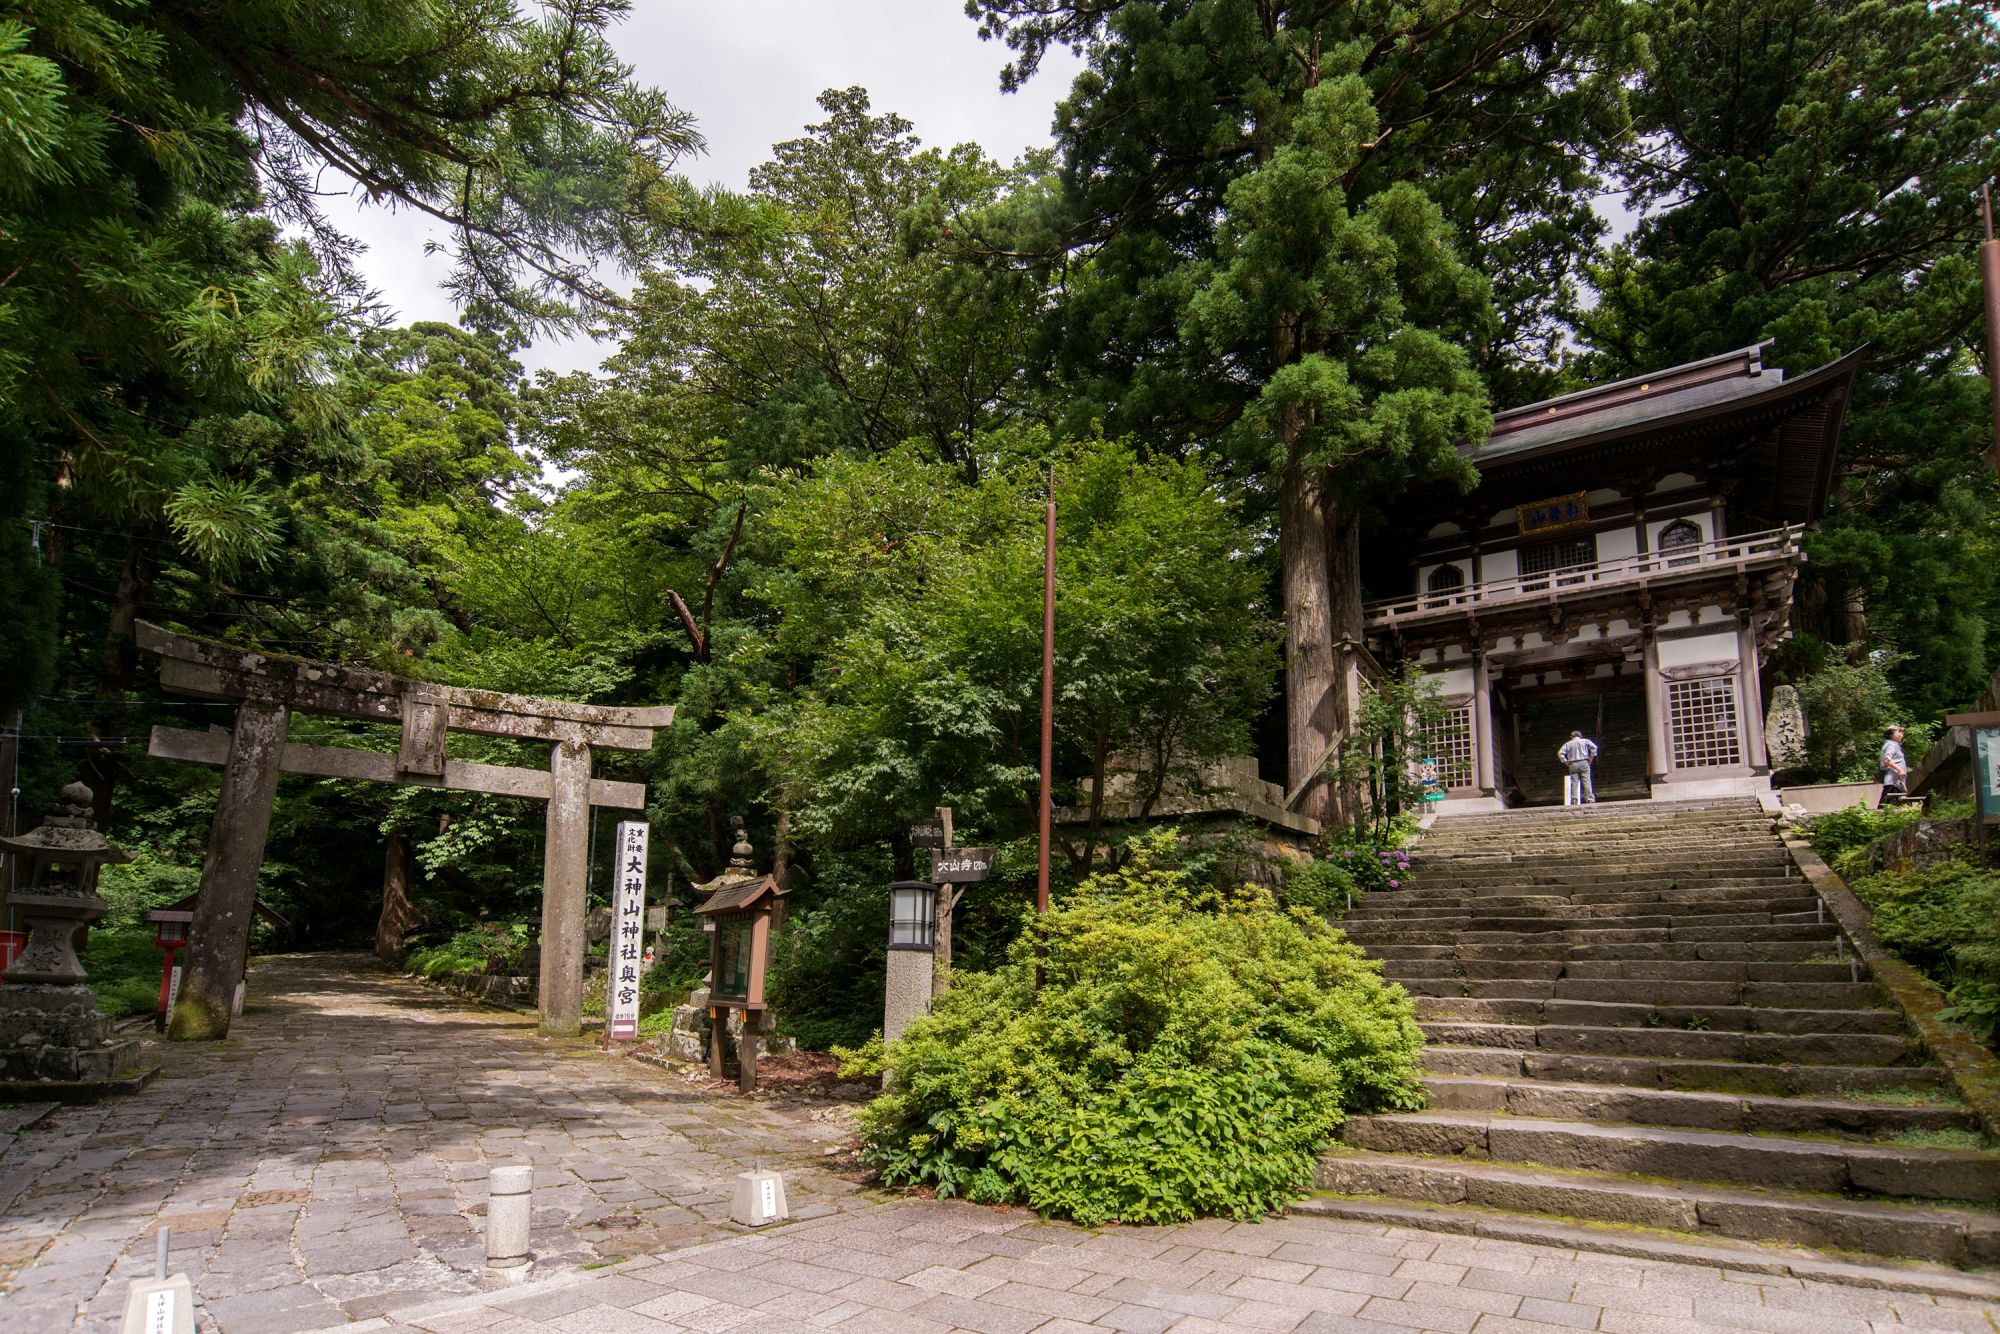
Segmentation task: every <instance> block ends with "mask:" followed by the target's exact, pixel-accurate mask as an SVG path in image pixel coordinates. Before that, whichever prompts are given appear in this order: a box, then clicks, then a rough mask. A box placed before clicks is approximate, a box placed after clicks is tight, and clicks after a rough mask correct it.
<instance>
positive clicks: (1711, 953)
mask: <svg viewBox="0 0 2000 1334" xmlns="http://www.w3.org/2000/svg"><path fill="white" fill-rule="evenodd" d="M1356 943H1357V944H1359V943H1360V942H1356ZM1365 948H1367V950H1368V952H1369V953H1370V954H1374V955H1375V956H1376V957H1377V958H1380V959H1384V960H1413V959H1431V960H1453V961H1456V962H1457V963H1459V964H1460V965H1461V967H1462V968H1463V971H1464V973H1465V976H1467V977H1547V978H1554V977H1558V976H1561V975H1563V972H1564V969H1565V968H1566V967H1567V968H1568V969H1569V970H1570V973H1569V975H1570V976H1572V977H1574V976H1582V975H1583V974H1578V973H1576V972H1575V971H1574V970H1575V967H1576V965H1577V964H1609V965H1612V966H1613V967H1612V976H1625V975H1628V971H1629V970H1627V969H1626V968H1623V967H1619V965H1634V966H1637V965H1646V964H1670V963H1679V964H1699V963H1730V964H1741V965H1754V964H1786V963H1789V964H1805V963H1812V964H1815V965H1816V966H1819V967H1823V968H1828V969H1831V970H1833V971H1831V972H1829V973H1827V974H1825V976H1826V977H1827V978H1828V979H1829V980H1832V979H1834V978H1841V979H1845V980H1847V981H1854V980H1856V977H1855V976H1854V974H1856V973H1857V971H1858V966H1857V965H1850V964H1849V963H1847V962H1845V961H1843V960H1841V959H1838V958H1836V957H1835V956H1836V955H1837V954H1838V949H1837V947H1836V946H1835V945H1834V943H1833V942H1831V941H1811V940H1709V941H1692V940H1681V941H1626V942H1622V943H1619V944H1615V945H1585V944H1571V943H1568V942H1565V941H1556V942H1553V943H1547V944H1541V943H1535V944H1521V943H1518V942H1513V941H1507V942H1493V943H1482V942H1478V941H1473V942H1470V943H1467V944H1456V943H1446V942H1442V941H1440V942H1435V943H1428V944H1426V943H1420V942H1410V941H1398V942H1396V943H1395V944H1393V945H1390V944H1385V945H1379V946H1378V945H1369V946H1365ZM1505 967H1517V968H1519V969H1523V970H1525V971H1512V972H1509V971H1504V968H1505ZM1495 969H1503V971H1494V970H1495ZM1639 975H1640V976H1643V974H1639Z"/></svg>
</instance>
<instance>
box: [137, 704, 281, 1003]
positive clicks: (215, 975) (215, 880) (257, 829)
mask: <svg viewBox="0 0 2000 1334" xmlns="http://www.w3.org/2000/svg"><path fill="white" fill-rule="evenodd" d="M291 718H292V711H291V710H290V709H288V708H286V707H285V706H284V705H283V704H275V703H272V702H271V701H269V700H256V699H249V700H245V701H243V705H242V707H240V708H239V709H237V710H236V729H235V731H234V732H232V733H231V734H230V738H229V760H228V762H227V763H225V764H224V765H223V767H222V793H221V795H220V796H219V797H218V798H217V800H216V803H215V819H214V821H213V822H211V823H210V825H209V830H208V856H207V858H206V859H205V860H204V861H203V862H202V867H201V892H200V895H199V897H197V898H196V899H195V907H194V920H195V921H197V922H199V923H201V924H202V929H201V930H200V931H197V932H193V933H192V934H190V936H189V937H188V944H187V953H186V955H185V956H184V960H185V962H184V963H183V965H182V967H183V968H185V969H186V971H185V972H184V973H183V974H182V975H181V991H180V998H179V999H178V1000H177V1001H176V1002H175V1003H174V1012H173V1015H172V1017H171V1018H170V1019H169V1020H168V1022H167V1036H168V1037H170V1038H219V1037H225V1036H227V1035H228V1033H229V1016H230V1011H231V1008H232V1007H233V1005H234V1003H235V1000H236V984H237V983H238V982H239V981H241V980H242V978H243V960H244V958H245V957H246V956H247V954H248V953H249V949H250V920H251V918H252V917H253V916H255V914H256V910H257V870H258V868H259V867H261V866H262V865H263V864H264V840H265V839H266V838H267V837H269V835H270V832H271V808H272V806H273V805H274V804H275V803H276V801H277V797H278V774H279V773H280V772H281V771H282V768H283V765H284V752H285V730H286V728H287V727H288V726H289V725H290V723H291Z"/></svg>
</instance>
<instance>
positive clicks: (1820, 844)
mask: <svg viewBox="0 0 2000 1334" xmlns="http://www.w3.org/2000/svg"><path fill="white" fill-rule="evenodd" d="M1923 818H1924V808H1923V807H1921V806H1890V807H1887V808H1885V809H1882V810H1873V811H1871V810H1869V809H1868V808H1867V807H1866V806H1864V805H1862V804H1860V803H1859V802H1856V803H1855V804H1854V805H1852V806H1849V807H1848V808H1846V809H1845V810H1839V811H1828V812H1827V813H1826V814H1825V815H1815V816H1813V817H1812V818H1811V819H1809V820H1807V821H1806V822H1805V825H1804V831H1805V835H1806V837H1807V838H1808V839H1809V840H1810V841H1811V842H1812V845H1813V851H1815V852H1817V853H1818V854H1819V855H1820V856H1822V857H1824V858H1826V860H1827V861H1828V862H1831V863H1833V864H1834V866H1835V867H1836V868H1837V869H1843V870H1844V869H1845V868H1846V867H1847V866H1848V864H1849V858H1850V855H1851V854H1853V853H1855V852H1859V851H1860V850H1861V849H1863V848H1866V847H1867V846H1868V845H1869V844H1870V843H1873V842H1874V841H1875V840H1876V839H1878V838H1881V837H1883V836H1884V835H1887V834H1893V833H1895V832H1896V831H1897V830H1898V829H1903V828H1907V827H1908V826H1910V825H1913V824H1915V823H1917V821H1919V820H1921V819H1923Z"/></svg>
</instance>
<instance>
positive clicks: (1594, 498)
mask: <svg viewBox="0 0 2000 1334" xmlns="http://www.w3.org/2000/svg"><path fill="white" fill-rule="evenodd" d="M1584 499H1586V500H1587V501H1589V502H1590V505H1591V507H1592V508H1599V507H1601V506H1605V505H1616V504H1617V503H1618V502H1619V501H1621V500H1623V499H1625V495H1624V493H1623V492H1621V491H1614V490H1612V489H1611V488H1609V487H1603V486H1600V487H1598V488H1597V489H1596V490H1595V491H1592V492H1591V493H1590V494H1589V495H1587V496H1585V497H1584Z"/></svg>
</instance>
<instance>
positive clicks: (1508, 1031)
mask: <svg viewBox="0 0 2000 1334" xmlns="http://www.w3.org/2000/svg"><path fill="white" fill-rule="evenodd" d="M1418 1027H1419V1028H1421V1029H1422V1030H1423V1033H1424V1037H1425V1039H1426V1040H1427V1041H1430V1042H1440V1043H1445V1044H1447V1045H1450V1046H1454V1047H1506V1048H1511V1049H1514V1050H1518V1051H1538V1052H1543V1053H1549V1054H1555V1055H1564V1056H1615V1057H1623V1056H1637V1057H1643V1058H1645V1059H1648V1060H1661V1061H1731V1062H1740V1063H1744V1064H1752V1065H1769V1064H1778V1063H1782V1062H1790V1063H1793V1064H1799V1065H1909V1064H1914V1063H1916V1062H1917V1061H1918V1060H1919V1059H1921V1049H1920V1048H1919V1047H1918V1046H1917V1044H1916V1043H1915V1041H1914V1040H1912V1039H1911V1038H1909V1037H1908V1036H1906V1035H1903V1034H1898V1033H1713V1032H1711V1033H1700V1032H1689V1031H1687V1030H1685V1029H1671V1028H1598V1027H1577V1026H1569V1025H1555V1024H1540V1025H1529V1024H1478V1023H1454V1022H1431V1021H1421V1020H1420V1021H1419V1022H1418Z"/></svg>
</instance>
